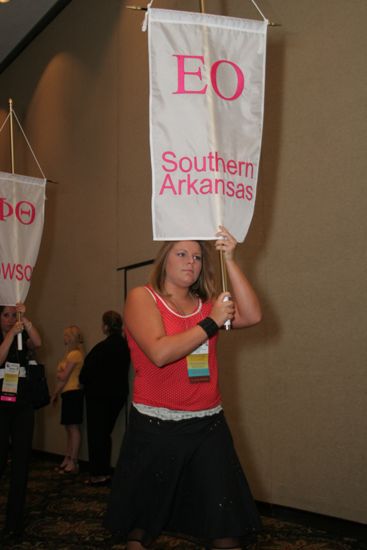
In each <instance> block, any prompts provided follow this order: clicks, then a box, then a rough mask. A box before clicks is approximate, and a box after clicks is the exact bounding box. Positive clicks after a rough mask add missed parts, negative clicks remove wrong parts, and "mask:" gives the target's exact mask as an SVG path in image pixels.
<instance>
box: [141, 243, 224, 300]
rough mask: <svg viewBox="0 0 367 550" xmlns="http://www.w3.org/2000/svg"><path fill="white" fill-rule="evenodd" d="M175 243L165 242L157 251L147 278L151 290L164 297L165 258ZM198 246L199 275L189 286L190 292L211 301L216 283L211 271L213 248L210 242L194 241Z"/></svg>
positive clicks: (212, 270)
mask: <svg viewBox="0 0 367 550" xmlns="http://www.w3.org/2000/svg"><path fill="white" fill-rule="evenodd" d="M176 242H177V241H166V242H165V243H164V244H163V245H162V247H161V249H160V250H159V252H158V254H157V257H156V260H155V262H154V266H153V270H152V272H151V274H150V277H149V283H150V285H151V286H152V287H153V289H154V290H155V291H156V292H158V294H161V295H162V296H164V295H166V294H167V293H166V290H165V288H164V283H165V280H166V264H167V257H168V254H169V253H170V251H171V250H172V247H173V246H174V244H175V243H176ZM195 242H197V243H198V244H199V246H200V249H201V254H202V263H201V271H200V275H199V277H198V278H197V280H196V281H195V283H193V284H192V285H191V286H190V292H192V294H195V295H197V296H199V297H200V298H201V299H202V300H204V301H206V300H211V299H212V298H214V296H215V295H216V282H215V274H214V269H213V258H212V256H213V247H212V244H211V242H210V241H195Z"/></svg>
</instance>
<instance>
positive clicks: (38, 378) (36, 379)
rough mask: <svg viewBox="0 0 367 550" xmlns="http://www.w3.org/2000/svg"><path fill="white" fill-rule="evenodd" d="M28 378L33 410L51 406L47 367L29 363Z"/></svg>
mask: <svg viewBox="0 0 367 550" xmlns="http://www.w3.org/2000/svg"><path fill="white" fill-rule="evenodd" d="M27 378H28V383H29V391H30V395H31V401H32V405H33V408H34V409H40V408H41V407H45V406H46V405H49V403H50V392H49V389H48V384H47V378H46V375H45V366H44V365H42V364H41V363H35V362H34V363H33V362H30V363H28V367H27Z"/></svg>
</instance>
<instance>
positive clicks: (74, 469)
mask: <svg viewBox="0 0 367 550" xmlns="http://www.w3.org/2000/svg"><path fill="white" fill-rule="evenodd" d="M70 460H71V462H72V465H71V466H70V465H69V464H68V465H67V466H66V467H65V468H63V470H61V472H62V473H63V474H79V464H78V461H77V460H75V459H74V458H71V459H70Z"/></svg>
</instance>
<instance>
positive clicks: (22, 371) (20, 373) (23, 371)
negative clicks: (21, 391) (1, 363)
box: [0, 367, 27, 380]
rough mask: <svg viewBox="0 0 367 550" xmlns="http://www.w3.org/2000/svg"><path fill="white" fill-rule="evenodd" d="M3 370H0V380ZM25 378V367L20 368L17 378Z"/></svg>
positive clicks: (2, 376)
mask: <svg viewBox="0 0 367 550" xmlns="http://www.w3.org/2000/svg"><path fill="white" fill-rule="evenodd" d="M4 374H5V369H0V380H2V379H3V378H4ZM26 376H27V373H26V371H25V367H20V369H19V378H25V377H26Z"/></svg>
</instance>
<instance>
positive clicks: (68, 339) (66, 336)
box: [64, 330, 70, 346]
mask: <svg viewBox="0 0 367 550" xmlns="http://www.w3.org/2000/svg"><path fill="white" fill-rule="evenodd" d="M69 342H70V334H69V332H68V331H67V330H64V345H65V346H67V345H68V343H69Z"/></svg>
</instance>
